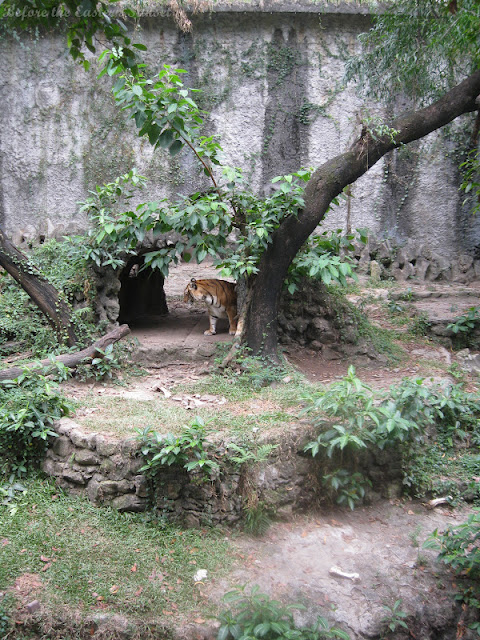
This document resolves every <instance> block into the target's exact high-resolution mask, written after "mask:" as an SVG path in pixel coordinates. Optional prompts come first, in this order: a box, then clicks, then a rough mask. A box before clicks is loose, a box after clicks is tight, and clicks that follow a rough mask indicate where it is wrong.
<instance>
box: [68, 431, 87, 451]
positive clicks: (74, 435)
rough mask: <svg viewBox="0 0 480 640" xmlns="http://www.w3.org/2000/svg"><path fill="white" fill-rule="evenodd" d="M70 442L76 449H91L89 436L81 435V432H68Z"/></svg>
mask: <svg viewBox="0 0 480 640" xmlns="http://www.w3.org/2000/svg"><path fill="white" fill-rule="evenodd" d="M70 440H71V441H72V442H73V444H74V445H75V446H76V447H80V448H82V449H89V448H90V447H91V439H90V438H89V434H87V433H83V431H80V430H79V429H72V430H71V431H70Z"/></svg>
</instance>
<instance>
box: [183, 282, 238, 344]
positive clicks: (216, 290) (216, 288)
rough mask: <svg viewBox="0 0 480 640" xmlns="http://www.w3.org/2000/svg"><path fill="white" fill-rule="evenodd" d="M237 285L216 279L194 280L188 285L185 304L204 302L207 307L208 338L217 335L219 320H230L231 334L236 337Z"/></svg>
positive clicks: (184, 296)
mask: <svg viewBox="0 0 480 640" xmlns="http://www.w3.org/2000/svg"><path fill="white" fill-rule="evenodd" d="M235 288H236V285H235V283H233V282H227V281H226V280H217V279H215V278H211V279H205V280H196V279H195V278H192V279H191V280H190V282H189V283H188V284H187V286H186V288H185V291H184V294H183V299H184V301H185V302H194V301H195V300H197V301H199V302H204V303H205V304H206V305H207V311H208V319H209V321H210V327H209V329H208V331H204V334H205V335H206V336H213V335H215V334H216V333H217V318H228V321H229V323H230V327H229V334H230V335H231V336H233V335H235V332H236V331H237V294H236V291H235Z"/></svg>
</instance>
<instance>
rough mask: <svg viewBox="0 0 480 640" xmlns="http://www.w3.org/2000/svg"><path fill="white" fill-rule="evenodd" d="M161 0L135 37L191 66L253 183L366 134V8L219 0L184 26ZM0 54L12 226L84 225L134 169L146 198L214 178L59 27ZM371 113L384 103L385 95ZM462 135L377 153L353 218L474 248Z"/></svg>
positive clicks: (333, 217) (452, 249)
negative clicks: (154, 144)
mask: <svg viewBox="0 0 480 640" xmlns="http://www.w3.org/2000/svg"><path fill="white" fill-rule="evenodd" d="M155 7H156V8H154V9H153V10H150V9H148V6H147V8H146V9H145V17H144V18H143V19H142V20H141V23H140V30H139V32H138V33H137V34H135V39H136V40H137V41H142V42H144V43H145V44H146V45H147V47H148V62H149V64H150V66H151V67H152V68H154V69H159V68H160V67H161V65H162V64H164V63H169V64H173V65H180V66H182V67H183V68H185V69H187V70H188V76H186V82H187V83H189V84H191V85H192V86H196V87H198V88H201V89H202V90H203V94H202V97H201V98H200V102H201V104H202V106H203V107H204V108H205V109H207V110H208V111H210V113H211V115H210V117H209V118H208V120H207V125H208V130H209V131H213V132H215V133H217V134H218V135H219V136H220V139H221V143H222V145H223V148H224V150H225V162H226V163H227V164H230V165H235V166H240V167H242V168H243V169H244V172H245V174H246V175H247V176H249V177H250V179H251V182H252V184H253V186H254V188H255V189H256V190H258V191H260V192H263V191H266V190H268V189H269V188H270V186H269V182H270V180H271V178H272V177H274V176H275V175H278V174H283V173H287V172H289V171H293V170H295V169H296V168H298V167H300V166H318V165H319V164H320V163H321V162H323V161H324V160H326V159H328V158H330V157H332V156H333V155H335V154H337V153H339V152H340V151H343V150H344V149H345V148H346V147H347V146H348V145H349V143H350V142H352V141H353V139H354V138H355V136H356V135H358V133H359V131H360V120H361V118H362V114H364V113H365V109H364V107H363V105H362V101H361V99H360V98H359V97H358V95H357V94H356V91H355V87H353V86H348V87H346V88H345V87H343V86H342V84H341V81H342V76H343V71H344V64H345V60H346V58H347V56H348V55H349V54H352V53H355V51H357V47H358V43H357V36H358V34H359V33H360V32H362V31H364V30H365V29H366V28H367V27H368V24H369V18H368V15H366V11H367V8H366V4H362V5H361V7H360V8H359V7H357V6H356V5H355V4H354V3H352V2H344V3H339V2H328V3H324V2H323V3H322V2H318V1H316V0H296V1H294V0H292V1H290V2H287V3H283V2H267V1H261V0H256V1H253V2H241V1H240V2H236V3H229V2H225V1H224V0H218V1H217V3H215V4H214V5H213V9H212V10H211V11H208V12H206V13H203V14H197V15H196V16H194V17H193V18H192V19H193V23H194V31H193V33H192V34H187V35H185V34H182V33H180V32H179V31H178V30H177V29H176V28H175V26H174V24H173V22H172V21H171V20H170V19H169V17H168V16H166V15H162V13H161V7H160V10H159V8H158V7H159V5H155ZM0 53H1V55H2V60H3V65H2V71H0V90H1V95H2V96H3V100H2V103H3V104H2V109H1V110H0V224H3V225H5V226H6V228H7V230H8V231H9V232H10V233H13V232H14V231H15V230H18V229H24V228H26V227H28V225H30V231H31V232H32V233H33V232H34V231H35V230H36V231H37V232H40V233H42V230H45V229H46V228H47V226H49V227H50V228H52V226H51V225H47V219H49V220H50V221H52V222H53V224H54V226H57V230H58V225H63V226H60V231H61V232H67V233H68V232H72V231H74V230H75V228H76V227H78V226H80V227H81V226H85V220H84V219H82V218H81V216H79V215H77V210H78V204H77V203H78V201H81V200H82V199H84V198H85V197H86V196H87V194H88V190H90V189H93V188H94V186H95V184H97V183H98V182H105V181H110V180H112V179H114V178H115V177H116V176H117V175H119V174H120V173H123V172H125V171H127V170H128V169H130V168H131V167H132V166H136V167H137V168H138V170H139V171H140V173H143V174H144V175H146V176H147V177H148V178H149V179H150V182H149V186H148V188H147V190H146V192H145V194H144V196H143V199H145V200H153V199H158V198H160V197H164V196H169V197H174V196H175V195H176V194H177V193H189V192H191V191H192V190H194V189H196V188H197V187H199V186H201V185H202V184H204V182H203V180H204V178H203V177H202V176H201V174H200V173H199V171H198V168H197V167H196V165H195V163H194V162H193V160H192V158H191V156H189V154H188V152H186V151H185V152H182V154H180V155H179V156H177V157H175V158H173V159H171V158H168V157H166V156H165V154H164V153H163V152H161V151H158V152H155V153H153V152H152V149H151V147H150V145H149V143H148V141H147V140H145V139H142V140H139V139H138V138H137V137H136V132H135V128H134V126H133V125H132V123H131V122H129V121H126V120H125V116H124V114H123V113H121V112H120V111H119V110H118V109H117V108H116V107H115V105H114V103H113V99H112V97H111V95H110V94H109V83H110V80H109V79H108V78H102V79H100V80H97V79H96V72H95V68H93V69H92V70H91V71H90V72H89V73H85V72H84V71H83V69H81V68H79V67H77V66H76V65H75V64H74V63H73V62H72V61H71V60H70V59H69V57H68V54H67V51H66V44H65V38H64V37H62V36H61V35H49V36H46V37H39V38H34V39H32V38H27V37H22V38H21V39H20V41H17V40H13V39H12V40H9V41H5V40H4V41H2V42H0ZM369 109H370V113H379V107H378V105H370V106H369ZM452 145H453V143H452V142H448V141H447V140H446V138H445V136H444V135H443V134H432V135H430V136H429V137H428V138H426V139H425V140H423V141H421V142H419V143H416V144H415V145H412V149H411V151H408V150H406V149H405V150H401V151H399V152H395V153H394V154H391V155H390V156H389V157H388V158H386V159H384V160H382V161H380V162H379V163H378V164H377V165H376V166H375V167H373V168H372V170H371V171H370V172H369V174H368V175H366V176H364V177H363V178H362V179H360V180H359V181H358V182H357V183H356V184H355V185H354V186H353V198H352V199H351V203H350V204H351V212H350V215H351V222H352V226H353V227H356V226H361V227H368V228H370V229H371V230H372V231H374V232H375V233H376V234H377V235H379V236H387V237H392V238H394V239H396V240H400V241H404V240H406V239H407V238H414V239H415V240H416V241H417V242H420V243H426V244H428V246H429V247H430V248H432V249H434V250H436V251H439V252H441V254H442V255H444V256H445V257H449V258H453V257H454V256H455V255H457V254H458V253H460V252H465V251H469V252H473V251H474V250H475V247H476V245H477V244H478V245H480V228H479V225H480V222H478V221H477V220H476V219H474V218H471V217H468V216H466V215H465V212H462V208H461V200H462V197H461V195H459V194H458V191H457V185H458V182H459V180H458V174H457V169H456V165H455V163H454V162H453V160H451V159H450V158H449V157H446V156H447V154H448V153H449V152H450V151H451V148H452ZM409 149H410V147H409ZM346 216H347V210H346V205H345V204H343V205H342V206H340V207H338V208H335V209H334V210H333V211H332V212H331V213H330V214H329V216H328V218H327V220H326V221H325V225H326V226H328V227H333V228H336V227H340V226H344V225H345V223H346Z"/></svg>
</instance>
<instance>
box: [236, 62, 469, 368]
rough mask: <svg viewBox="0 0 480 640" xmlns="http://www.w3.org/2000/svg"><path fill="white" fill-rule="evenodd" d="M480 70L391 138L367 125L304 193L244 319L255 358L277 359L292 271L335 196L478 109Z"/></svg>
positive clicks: (269, 255) (276, 238)
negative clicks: (399, 151)
mask: <svg viewBox="0 0 480 640" xmlns="http://www.w3.org/2000/svg"><path fill="white" fill-rule="evenodd" d="M479 94H480V71H477V72H475V73H474V74H472V75H471V76H469V77H468V78H467V79H466V80H464V81H463V82H461V83H460V84H459V85H457V86H456V87H454V88H453V89H451V90H450V91H449V92H448V93H446V94H445V95H444V96H443V97H442V98H441V99H440V100H438V101H437V102H435V103H433V104H432V105H430V106H429V107H426V108H424V109H420V110H418V111H415V112H411V113H407V114H405V115H403V116H400V117H398V118H396V119H395V120H393V122H392V123H391V124H390V128H391V129H395V130H397V131H398V133H396V134H395V135H394V136H393V139H392V137H390V136H384V137H382V138H377V137H375V138H373V137H372V136H371V134H370V133H369V131H368V130H367V129H366V128H365V127H364V128H363V130H362V132H361V134H360V137H359V138H358V140H357V141H356V142H355V143H354V144H353V145H352V147H351V148H350V149H349V150H348V151H346V152H345V153H342V154H340V155H338V156H336V157H335V158H333V159H332V160H328V161H327V162H325V163H324V164H323V165H322V166H321V167H319V168H318V169H317V170H316V171H315V173H314V174H313V176H312V178H311V179H310V181H309V183H308V184H307V186H306V189H305V208H304V209H303V211H301V212H300V213H299V215H298V217H294V216H292V217H289V218H286V219H285V220H284V221H283V222H282V223H281V225H280V226H279V228H278V229H277V230H276V232H275V234H274V235H273V238H272V243H271V244H270V245H269V246H268V248H267V250H266V251H265V253H264V254H263V256H262V258H261V260H260V263H259V272H258V274H257V277H256V278H255V282H254V283H253V288H252V291H251V299H250V304H249V307H248V309H247V315H246V321H245V334H244V340H245V342H246V344H247V346H248V347H249V348H250V349H251V352H252V354H253V355H257V356H262V357H268V358H270V359H273V360H277V359H278V355H277V317H278V309H279V303H280V296H281V293H282V287H283V283H284V281H285V278H286V276H287V272H288V268H289V266H290V264H291V262H292V260H293V259H294V257H295V256H296V254H297V253H298V251H299V250H300V248H301V247H302V245H303V244H304V243H305V241H306V240H307V238H308V237H309V236H310V234H311V233H313V231H314V230H315V228H316V227H317V226H318V224H319V223H320V222H321V220H322V219H323V218H324V216H325V214H326V212H327V210H328V207H329V206H330V203H331V202H332V200H333V198H335V197H336V196H338V195H339V194H340V193H341V192H342V191H343V189H344V188H345V187H347V186H348V185H349V184H352V183H353V182H355V181H356V180H357V179H358V178H360V176H362V175H363V174H364V173H366V172H367V171H368V170H369V169H370V167H373V165H374V164H375V163H376V162H378V160H380V158H382V157H383V156H384V155H385V154H386V153H388V152H389V151H392V150H393V149H396V148H397V147H400V146H401V145H404V144H408V143H409V142H413V141H414V140H418V139H419V138H423V137H424V136H426V135H428V134H429V133H431V132H432V131H435V130H437V129H439V128H441V127H443V126H444V125H446V124H448V123H449V122H451V121H452V120H454V119H455V118H457V117H458V116H460V115H462V114H464V113H470V112H472V111H476V110H477V109H478V108H479V104H478V100H477V98H478V96H479Z"/></svg>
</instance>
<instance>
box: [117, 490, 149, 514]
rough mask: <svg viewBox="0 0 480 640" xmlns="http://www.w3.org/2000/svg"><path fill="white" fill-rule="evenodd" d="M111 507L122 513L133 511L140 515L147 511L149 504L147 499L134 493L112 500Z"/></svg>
mask: <svg viewBox="0 0 480 640" xmlns="http://www.w3.org/2000/svg"><path fill="white" fill-rule="evenodd" d="M111 505H112V507H113V508H114V509H117V510H118V511H120V512H124V511H133V512H135V513H139V512H141V511H145V509H146V508H147V502H146V500H145V499H143V498H140V497H139V496H137V495H136V494H134V493H127V494H125V495H123V496H118V497H117V498H115V499H114V500H112V502H111Z"/></svg>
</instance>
